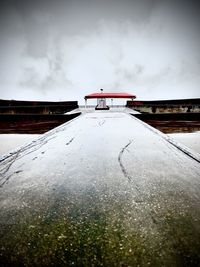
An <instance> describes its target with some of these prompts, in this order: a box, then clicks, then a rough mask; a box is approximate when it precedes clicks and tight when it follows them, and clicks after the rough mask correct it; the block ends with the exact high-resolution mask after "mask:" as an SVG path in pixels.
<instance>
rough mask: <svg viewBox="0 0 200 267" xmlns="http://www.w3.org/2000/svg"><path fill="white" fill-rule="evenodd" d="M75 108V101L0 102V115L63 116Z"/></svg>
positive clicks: (76, 105) (76, 103)
mask: <svg viewBox="0 0 200 267" xmlns="http://www.w3.org/2000/svg"><path fill="white" fill-rule="evenodd" d="M76 108H78V102H77V101H62V102H47V101H46V102H45V101H18V100H0V114H64V113H66V112H68V111H71V110H73V109H76Z"/></svg>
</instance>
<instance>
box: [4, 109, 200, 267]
mask: <svg viewBox="0 0 200 267" xmlns="http://www.w3.org/2000/svg"><path fill="white" fill-rule="evenodd" d="M0 184H1V187H0V231H1V240H0V260H1V262H2V264H3V265H2V266H51V265H52V266H198V264H199V263H200V164H199V154H194V153H193V152H192V151H188V150H187V149H186V148H184V147H182V146H181V145H179V144H176V143H175V142H173V141H172V140H171V139H169V138H167V137H166V136H165V135H164V134H161V133H160V132H159V131H157V130H155V129H153V128H152V127H151V126H148V125H147V124H145V123H144V122H142V121H140V120H138V119H137V118H135V117H133V116H131V115H129V114H127V113H125V112H114V111H113V112H108V111H102V112H98V111H96V112H89V113H85V114H83V115H81V116H79V117H77V118H75V119H73V120H71V121H70V122H67V123H65V124H63V125H61V126H59V127H57V128H55V129H54V130H52V131H49V132H47V133H46V134H44V135H43V136H42V137H40V138H39V139H37V140H36V141H34V142H32V143H30V144H29V145H27V146H25V147H21V148H19V149H18V150H16V151H15V152H12V153H11V154H9V155H5V156H4V157H3V158H2V159H1V163H0Z"/></svg>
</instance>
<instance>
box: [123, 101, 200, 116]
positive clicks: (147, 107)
mask: <svg viewBox="0 0 200 267" xmlns="http://www.w3.org/2000/svg"><path fill="white" fill-rule="evenodd" d="M127 107H129V108H132V109H135V110H137V111H139V112H141V113H190V112H200V98H195V99H176V100H156V101H142V100H136V101H127Z"/></svg>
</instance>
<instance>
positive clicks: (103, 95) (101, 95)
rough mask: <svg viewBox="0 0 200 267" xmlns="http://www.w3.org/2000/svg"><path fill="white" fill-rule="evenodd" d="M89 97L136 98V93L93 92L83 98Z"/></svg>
mask: <svg viewBox="0 0 200 267" xmlns="http://www.w3.org/2000/svg"><path fill="white" fill-rule="evenodd" d="M91 98H131V99H134V98H136V95H132V94H128V93H93V94H90V95H86V96H85V99H91Z"/></svg>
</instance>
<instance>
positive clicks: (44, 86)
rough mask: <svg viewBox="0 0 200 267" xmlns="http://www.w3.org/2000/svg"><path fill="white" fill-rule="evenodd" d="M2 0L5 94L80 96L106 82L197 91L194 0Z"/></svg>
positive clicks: (142, 92)
mask: <svg viewBox="0 0 200 267" xmlns="http://www.w3.org/2000/svg"><path fill="white" fill-rule="evenodd" d="M2 3H3V2H2ZM1 5H2V6H1V12H0V33H1V39H0V59H1V61H0V98H1V97H2V96H5V97H7V98H18V96H20V97H21V95H22V92H23V94H24V98H26V99H27V98H30V97H34V96H35V97H36V98H37V99H38V98H44V97H45V98H46V99H52V100H53V99H54V98H56V97H57V95H58V94H60V97H61V98H62V97H63V98H66V97H72V96H73V97H74V98H77V99H78V100H82V99H83V96H84V94H86V93H88V91H96V90H98V89H99V88H101V87H104V88H105V89H107V90H108V91H109V90H112V91H121V90H122V91H130V90H135V91H134V93H136V94H138V95H139V96H141V97H142V98H147V99H148V98H151V97H154V98H155V97H156V98H163V97H167V98H171V97H180V98H181V97H195V96H196V97H198V96H199V89H198V88H199V86H198V84H199V82H200V81H199V77H200V75H199V74H200V68H199V62H200V56H199V42H200V32H199V16H198V11H199V5H198V3H197V2H195V1H170V0H169V1H158V0H144V1H141V0H140V1H139V0H137V1H131V0H125V1H119V0H117V1H111V0H107V1H105V0H101V1H89V0H87V1H80V0H79V1H78V0H73V1H72V0H68V1H67V0H66V1H64V0H58V1H47V0H44V1H39V0H36V1H22V0H21V1H20V0H18V1H17V0H15V1H14V0H13V1H4V3H3V4H1ZM12 58H13V61H12ZM10 70H12V73H13V75H10ZM9 77H10V80H9ZM5 88H7V91H6V92H5ZM166 88H168V89H167V90H166ZM163 92H165V93H163Z"/></svg>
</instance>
